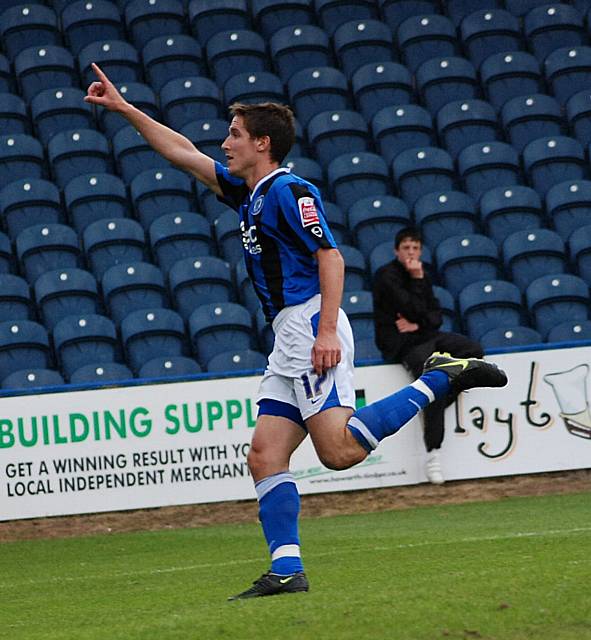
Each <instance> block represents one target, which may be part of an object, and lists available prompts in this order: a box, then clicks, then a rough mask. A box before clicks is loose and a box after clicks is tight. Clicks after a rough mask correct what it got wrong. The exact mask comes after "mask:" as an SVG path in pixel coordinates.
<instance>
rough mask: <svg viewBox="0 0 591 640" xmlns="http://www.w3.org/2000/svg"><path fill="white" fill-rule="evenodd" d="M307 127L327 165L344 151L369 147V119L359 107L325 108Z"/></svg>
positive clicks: (319, 156)
mask: <svg viewBox="0 0 591 640" xmlns="http://www.w3.org/2000/svg"><path fill="white" fill-rule="evenodd" d="M307 131H308V142H309V144H310V146H311V147H312V148H313V149H314V151H315V155H316V158H317V159H318V161H319V162H320V163H321V164H322V165H323V166H324V167H327V166H328V165H329V164H330V162H331V161H332V160H333V159H334V158H336V157H338V156H340V155H342V154H344V153H348V152H350V153H358V152H362V151H367V150H368V147H369V132H368V127H367V123H366V122H365V120H364V118H363V116H362V115H361V114H360V113H357V112H356V111H323V112H322V113H319V114H317V115H315V116H314V117H313V118H311V120H310V122H309V123H308V127H307Z"/></svg>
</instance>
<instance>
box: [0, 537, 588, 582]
mask: <svg viewBox="0 0 591 640" xmlns="http://www.w3.org/2000/svg"><path fill="white" fill-rule="evenodd" d="M589 532H591V526H589V527H573V528H571V529H548V530H546V531H516V532H514V533H502V534H494V535H488V536H469V537H465V538H456V539H453V540H432V541H423V542H408V543H403V544H395V545H388V546H371V547H359V546H356V547H340V548H338V549H332V550H331V551H320V552H316V553H314V552H308V553H305V555H304V557H305V558H306V559H309V558H325V557H330V556H338V555H342V554H346V555H349V554H351V553H375V552H380V551H391V550H393V549H416V548H417V547H431V546H446V545H452V544H453V545H457V544H458V543H460V544H461V543H472V542H495V541H497V540H515V539H519V538H544V537H550V536H560V535H572V534H577V533H589ZM261 561H264V559H262V558H244V559H242V560H226V561H224V562H206V563H201V564H192V565H185V566H180V567H175V566H172V567H164V568H161V569H145V570H143V571H141V570H140V571H124V572H120V573H113V574H110V575H105V574H102V575H88V574H85V575H84V574H83V575H78V576H54V577H48V578H44V579H41V580H34V579H28V580H22V581H19V582H14V581H12V582H9V583H7V582H4V583H0V588H1V589H6V588H11V587H12V588H14V587H16V586H21V585H29V586H30V585H35V584H45V583H48V582H50V583H66V582H79V581H81V580H105V579H120V578H133V577H136V576H151V575H162V574H165V573H176V572H180V571H199V570H202V569H218V568H220V567H235V566H238V565H242V564H252V563H255V562H261Z"/></svg>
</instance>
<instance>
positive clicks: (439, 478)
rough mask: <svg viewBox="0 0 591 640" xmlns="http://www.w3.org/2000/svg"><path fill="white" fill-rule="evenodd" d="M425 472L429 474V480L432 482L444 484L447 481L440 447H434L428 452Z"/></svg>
mask: <svg viewBox="0 0 591 640" xmlns="http://www.w3.org/2000/svg"><path fill="white" fill-rule="evenodd" d="M425 473H426V474H427V480H429V482H430V483H431V484H443V483H444V482H445V480H444V478H443V473H442V471H441V459H440V456H439V449H433V450H432V451H429V453H428V454H427V464H426V466H425Z"/></svg>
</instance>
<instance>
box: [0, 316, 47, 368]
mask: <svg viewBox="0 0 591 640" xmlns="http://www.w3.org/2000/svg"><path fill="white" fill-rule="evenodd" d="M50 366H51V351H50V346H49V337H48V335H47V330H46V329H45V328H44V327H43V326H41V325H40V324H37V323H36V322H32V321H31V320H18V321H11V320H8V321H6V322H0V380H5V379H6V378H7V376H9V375H10V374H12V373H15V372H17V371H22V370H24V369H36V368H38V369H46V368H49V367H50Z"/></svg>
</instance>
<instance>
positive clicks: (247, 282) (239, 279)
mask: <svg viewBox="0 0 591 640" xmlns="http://www.w3.org/2000/svg"><path fill="white" fill-rule="evenodd" d="M234 282H235V283H236V291H237V292H238V302H239V303H240V304H241V305H242V306H244V307H246V308H247V309H248V310H249V311H250V313H251V314H252V315H253V316H255V315H256V314H257V312H258V311H259V310H260V309H261V303H260V301H259V298H258V296H257V294H256V292H255V290H254V287H253V286H252V281H251V279H250V276H249V275H248V271H247V270H246V263H245V262H244V260H241V261H240V262H237V263H236V265H235V267H234Z"/></svg>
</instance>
